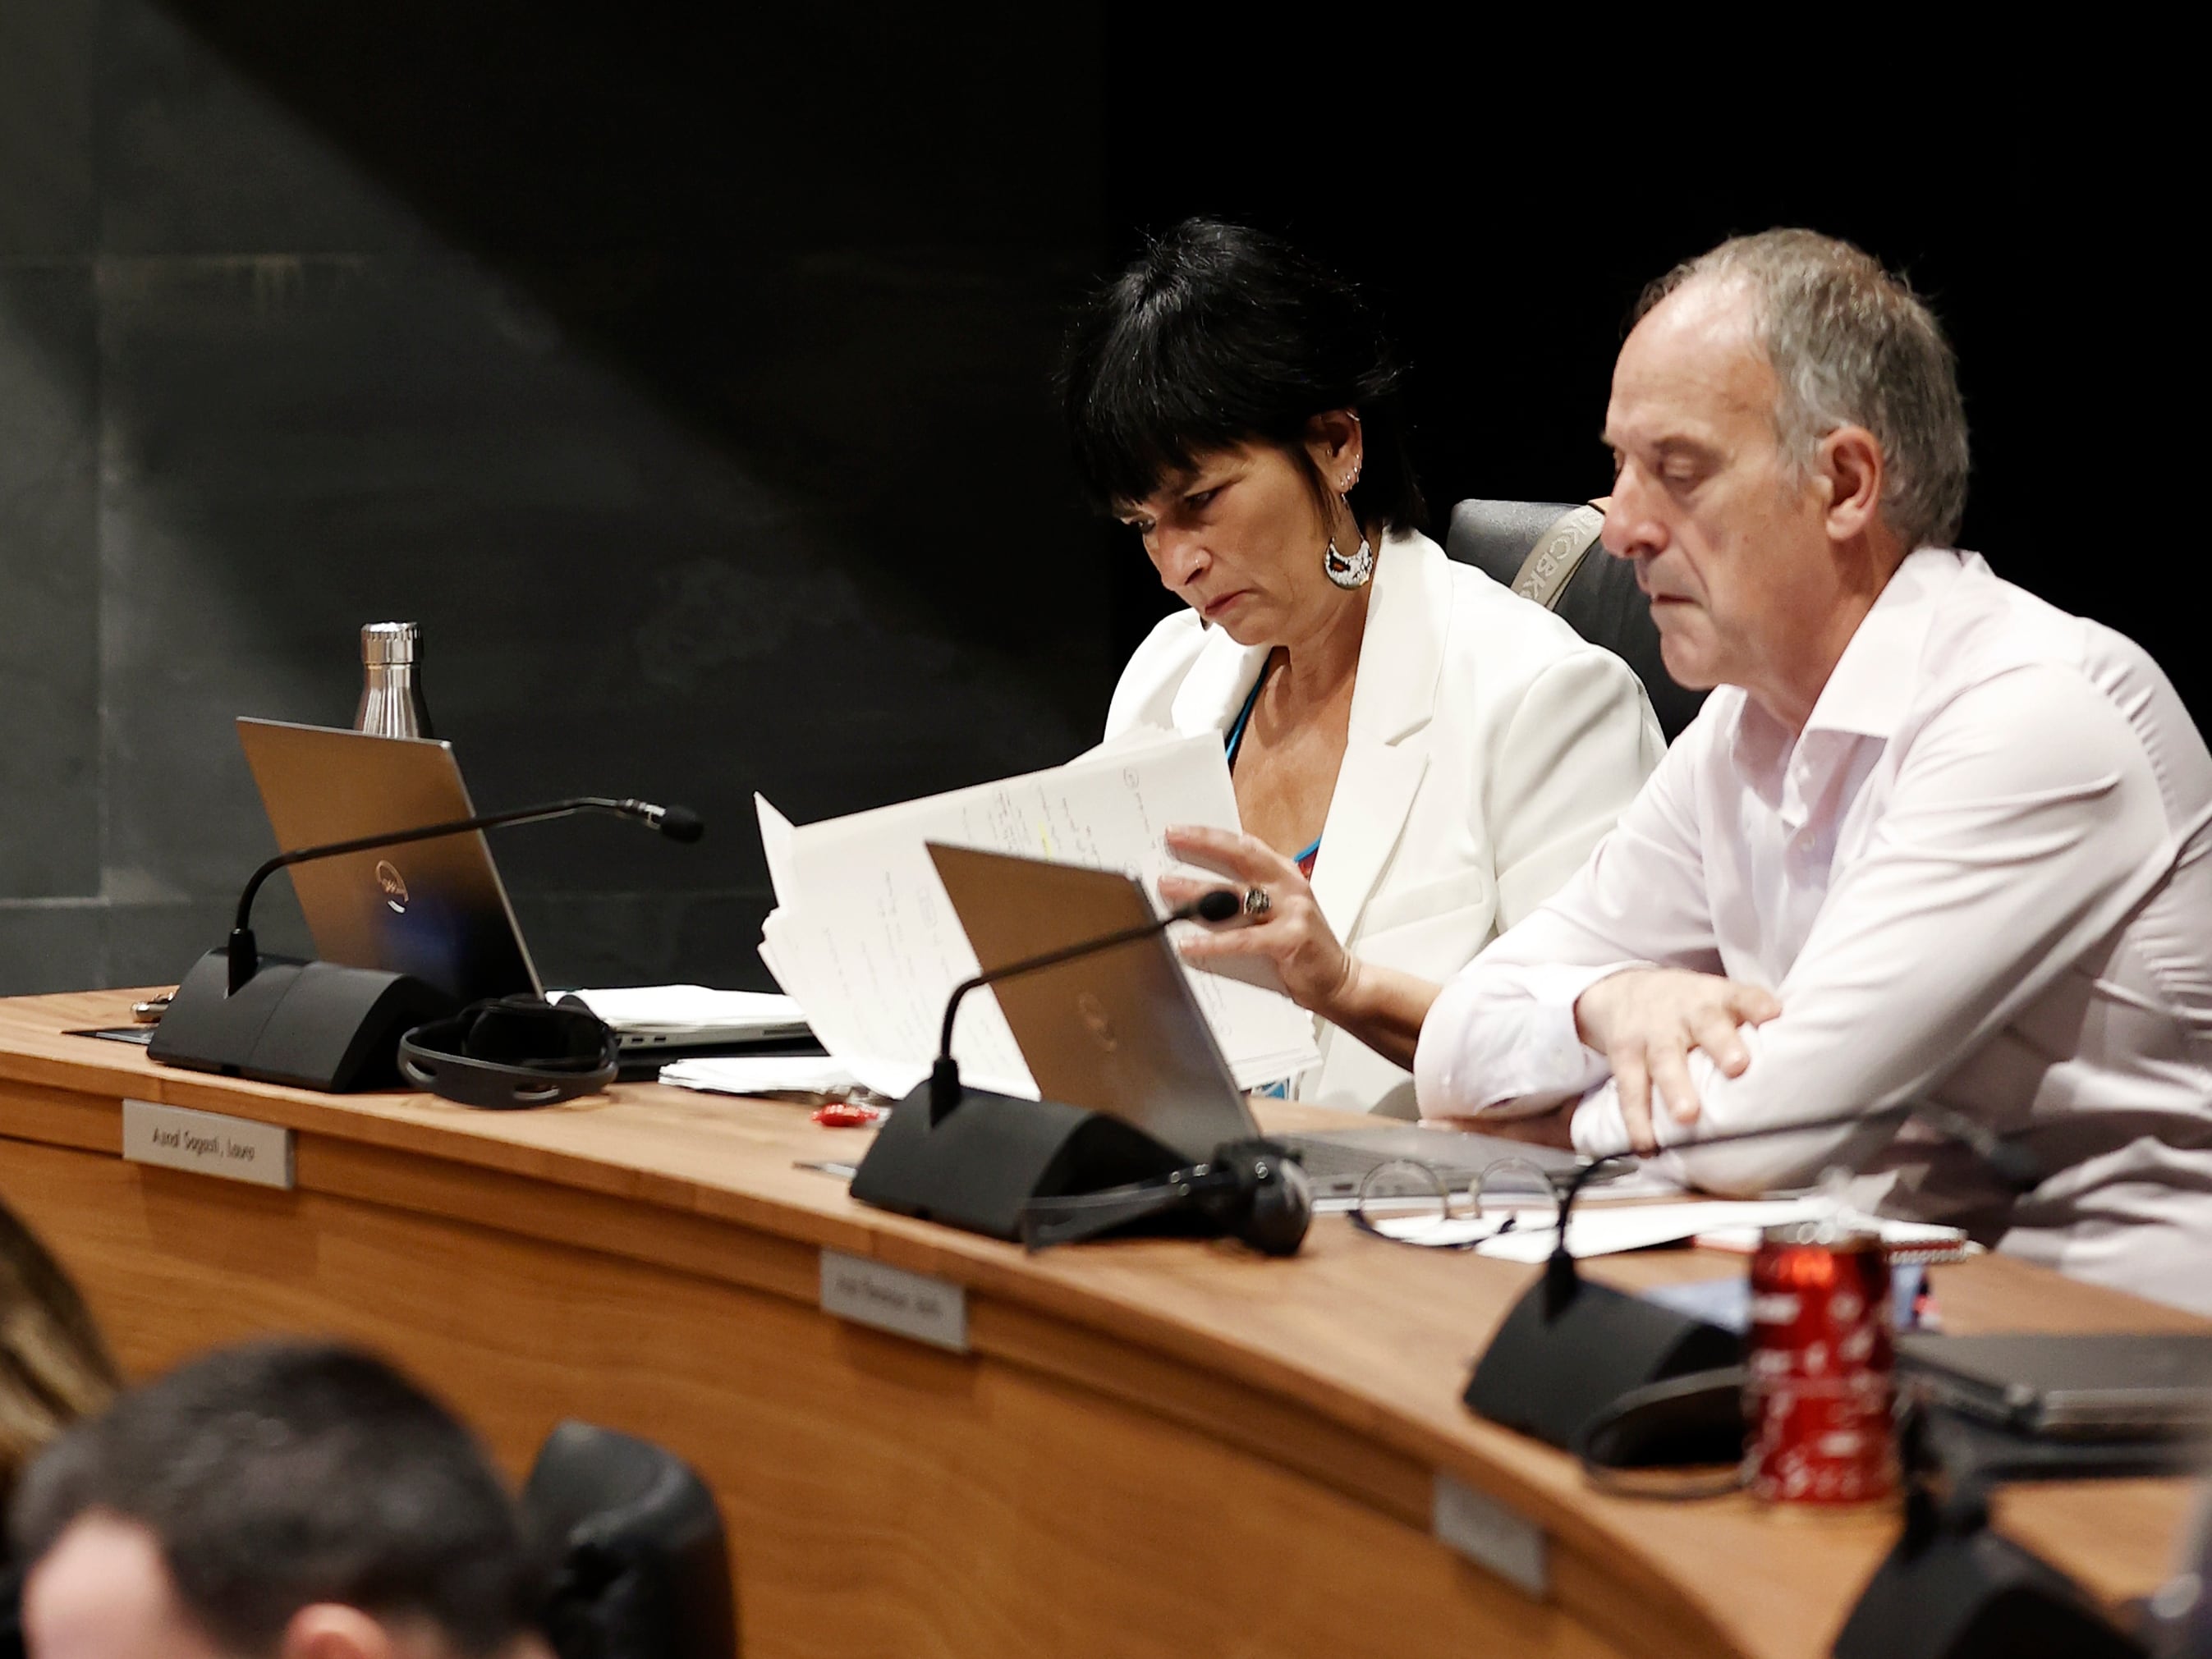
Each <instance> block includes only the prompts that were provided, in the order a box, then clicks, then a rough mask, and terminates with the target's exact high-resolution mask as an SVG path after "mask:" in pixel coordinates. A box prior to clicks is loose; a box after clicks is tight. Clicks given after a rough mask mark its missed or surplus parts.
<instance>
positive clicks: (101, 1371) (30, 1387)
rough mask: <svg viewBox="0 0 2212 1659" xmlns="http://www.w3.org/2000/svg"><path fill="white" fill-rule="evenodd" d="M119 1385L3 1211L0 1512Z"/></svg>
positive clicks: (53, 1277)
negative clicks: (42, 1459) (37, 1462)
mask: <svg viewBox="0 0 2212 1659" xmlns="http://www.w3.org/2000/svg"><path fill="white" fill-rule="evenodd" d="M116 1387H117V1379H116V1374H115V1362H114V1361H113V1360H112V1359H111V1358H108V1354H107V1345H106V1343H104V1342H102V1341H101V1340H100V1331H99V1328H97V1327H96V1326H94V1324H93V1322H92V1316H91V1315H90V1314H89V1313H88V1312H87V1311H86V1310H85V1305H84V1298H83V1297H81V1296H79V1295H78V1294H77V1290H76V1285H72V1284H70V1280H69V1275H68V1274H66V1273H64V1272H63V1271H62V1270H61V1268H60V1267H59V1266H58V1264H57V1263H56V1262H55V1261H54V1259H53V1257H52V1256H51V1255H48V1254H47V1253H46V1246H45V1245H43V1244H41V1243H40V1242H39V1241H38V1239H37V1237H35V1236H33V1233H32V1232H31V1231H30V1229H29V1228H27V1227H26V1226H24V1225H23V1224H22V1223H21V1221H19V1220H17V1219H16V1218H15V1213H14V1212H12V1211H11V1210H9V1208H8V1207H7V1206H5V1205H0V1512H3V1511H4V1510H5V1507H6V1504H7V1503H8V1500H9V1496H10V1494H12V1493H13V1492H14V1491H15V1483H16V1482H17V1481H18V1480H21V1478H22V1474H23V1471H24V1469H25V1468H27V1467H29V1465H30V1462H31V1461H32V1460H33V1458H35V1457H36V1456H38V1455H39V1454H40V1452H41V1451H43V1450H45V1449H46V1445H47V1444H48V1443H49V1442H51V1441H52V1440H53V1438H54V1437H56V1436H57V1435H58V1434H60V1433H61V1432H62V1431H64V1430H65V1429H67V1428H68V1427H69V1426H70V1425H71V1424H72V1423H75V1422H76V1420H77V1419H80V1418H82V1417H88V1416H89V1415H91V1414H92V1413H94V1412H97V1411H99V1410H100V1409H101V1408H102V1407H105V1406H106V1404H107V1402H108V1401H110V1400H112V1399H113V1398H114V1397H115V1390H116ZM0 1559H5V1553H4V1552H0Z"/></svg>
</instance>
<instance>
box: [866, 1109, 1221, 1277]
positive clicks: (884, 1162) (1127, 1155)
mask: <svg viewBox="0 0 2212 1659" xmlns="http://www.w3.org/2000/svg"><path fill="white" fill-rule="evenodd" d="M1187 1162H1188V1160H1187V1159H1185V1158H1182V1156H1181V1155H1179V1154H1178V1153H1176V1152H1174V1151H1172V1150H1170V1148H1169V1147H1167V1146H1163V1145H1161V1144H1160V1142H1158V1141H1157V1140H1155V1139H1152V1137H1151V1136H1150V1135H1148V1134H1146V1133H1144V1132H1143V1131H1141V1130H1139V1129H1134V1128H1132V1127H1130V1126H1129V1125H1127V1123H1124V1122H1122V1121H1121V1120H1120V1119H1119V1118H1114V1117H1109V1116H1107V1115H1105V1114H1104V1113H1103V1112H1093V1111H1088V1110H1086V1109H1084V1108H1082V1107H1079V1106H1067V1105H1063V1104H1062V1103H1060V1102H1059V1101H1056V1100H1023V1099H1020V1098H1018V1097H1015V1096H1012V1095H999V1094H993V1093H991V1092H990V1091H987V1090H982V1089H963V1090H962V1091H960V1096H959V1099H958V1101H957V1103H956V1104H955V1105H954V1106H953V1108H952V1109H951V1110H950V1111H948V1112H946V1113H945V1114H944V1115H942V1117H941V1118H940V1119H939V1121H937V1122H936V1123H934V1124H933V1123H932V1122H931V1111H930V1086H929V1084H928V1083H927V1081H924V1082H923V1083H922V1085H921V1087H919V1088H917V1089H916V1090H915V1091H914V1092H913V1093H912V1094H910V1095H908V1097H906V1098H905V1099H904V1100H902V1101H901V1102H900V1103H898V1105H897V1107H896V1108H895V1109H893V1111H892V1113H891V1115H890V1118H889V1120H887V1121H885V1122H884V1126H883V1127H882V1128H880V1129H878V1131H877V1132H876V1139H875V1144H874V1145H873V1146H871V1147H869V1148H868V1152H867V1156H866V1157H865V1158H862V1159H861V1160H860V1168H859V1170H857V1171H855V1172H854V1176H853V1196H854V1198H857V1199H859V1200H860V1201H861V1202H862V1203H863V1204H872V1205H874V1206H876V1207H877V1208H878V1209H881V1210H895V1211H896V1212H898V1213H899V1214H901V1215H910V1216H916V1217H919V1218H921V1219H922V1220H925V1221H941V1222H944V1223H945V1225H947V1226H952V1227H959V1228H963V1229H964V1230H966V1231H969V1232H973V1233H984V1234H987V1235H988V1236H989V1237H993V1238H1004V1239H1011V1240H1018V1239H1019V1238H1020V1237H1021V1236H1022V1212H1023V1211H1024V1209H1025V1208H1026V1207H1027V1206H1028V1205H1029V1202H1030V1200H1031V1199H1036V1198H1064V1197H1066V1196H1068V1195H1069V1194H1074V1193H1095V1192H1098V1191H1100V1190H1102V1189H1103V1188H1108V1187H1120V1186H1125V1185H1127V1184H1128V1183H1130V1182H1139V1181H1148V1180H1152V1179H1154V1178H1156V1177H1158V1176H1164V1175H1167V1174H1170V1172H1172V1171H1174V1170H1178V1169H1181V1168H1182V1166H1183V1164H1185V1163H1187Z"/></svg>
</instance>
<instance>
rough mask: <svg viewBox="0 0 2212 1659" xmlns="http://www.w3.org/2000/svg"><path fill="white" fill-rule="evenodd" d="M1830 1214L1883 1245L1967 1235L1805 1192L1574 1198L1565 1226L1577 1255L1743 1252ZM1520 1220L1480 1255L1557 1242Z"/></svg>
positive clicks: (1921, 1245)
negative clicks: (1689, 1244) (1775, 1232)
mask: <svg viewBox="0 0 2212 1659" xmlns="http://www.w3.org/2000/svg"><path fill="white" fill-rule="evenodd" d="M1830 1218H1834V1219H1837V1220H1839V1221H1841V1222H1844V1223H1845V1224H1846V1225H1850V1226H1852V1227H1857V1228H1865V1229H1868V1230H1869V1231H1873V1232H1875V1233H1876V1234H1878V1235H1879V1236H1880V1237H1881V1240H1882V1242H1883V1243H1885V1244H1889V1245H1893V1246H1896V1247H1898V1248H1899V1249H1905V1248H1911V1249H1932V1248H1935V1247H1936V1246H1937V1245H1938V1244H1958V1245H1961V1246H1963V1244H1964V1242H1965V1239H1966V1235H1965V1234H1964V1233H1962V1232H1960V1231H1958V1230H1957V1229H1956V1228H1954V1227H1936V1226H1930V1225H1928V1224H1926V1223H1923V1222H1917V1221H1893V1220H1889V1219H1887V1218H1882V1217H1878V1216H1869V1215H1866V1214H1863V1213H1862V1212H1859V1211H1857V1210H1853V1209H1851V1208H1850V1207H1849V1206H1838V1204H1837V1202H1836V1200H1835V1199H1834V1197H1833V1196H1832V1195H1831V1194H1826V1193H1808V1194H1803V1195H1802V1196H1799V1197H1796V1198H1759V1199H1745V1200H1700V1201H1698V1202H1694V1203H1688V1204H1638V1205H1624V1206H1619V1207H1616V1208H1611V1209H1607V1210H1602V1211H1589V1210H1585V1209H1584V1208H1583V1206H1582V1203H1581V1202H1580V1201H1579V1200H1577V1203H1576V1205H1575V1218H1574V1221H1573V1224H1572V1225H1571V1226H1569V1228H1568V1229H1567V1254H1568V1255H1572V1256H1574V1257H1576V1258H1577V1259H1578V1260H1579V1259H1580V1258H1582V1257H1583V1256H1591V1255H1617V1254H1619V1253H1620V1252H1621V1251H1623V1250H1643V1249H1650V1248H1651V1247H1652V1246H1653V1245H1655V1244H1673V1243H1679V1242H1680V1241H1681V1240H1683V1239H1686V1238H1696V1239H1699V1240H1705V1239H1707V1238H1710V1239H1711V1240H1712V1241H1713V1242H1714V1243H1716V1244H1717V1246H1718V1247H1719V1248H1722V1249H1732V1248H1735V1241H1738V1240H1741V1241H1743V1244H1742V1248H1743V1249H1746V1250H1747V1251H1748V1250H1749V1249H1753V1248H1755V1247H1756V1246H1757V1244H1758V1242H1759V1233H1760V1232H1761V1231H1764V1230H1765V1229H1766V1228H1768V1227H1784V1226H1787V1225H1790V1223H1791V1222H1793V1221H1825V1220H1828V1219H1830ZM1521 1225H1522V1226H1523V1227H1528V1228H1529V1231H1527V1232H1522V1231H1520V1230H1519V1229H1518V1228H1516V1230H1515V1231H1512V1232H1510V1233H1503V1234H1500V1235H1499V1236H1498V1237H1496V1238H1493V1239H1489V1240H1486V1241H1485V1242H1484V1243H1480V1244H1478V1245H1476V1246H1475V1249H1477V1250H1479V1251H1480V1252H1481V1254H1483V1255H1494V1256H1498V1257H1499V1258H1500V1259H1502V1260H1504V1261H1543V1260H1545V1259H1546V1258H1547V1257H1548V1256H1549V1255H1551V1254H1552V1249H1553V1245H1554V1244H1556V1243H1558V1240H1559V1229H1558V1228H1557V1227H1556V1226H1552V1227H1546V1226H1533V1225H1531V1223H1530V1222H1529V1221H1523V1222H1522V1224H1521Z"/></svg>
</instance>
